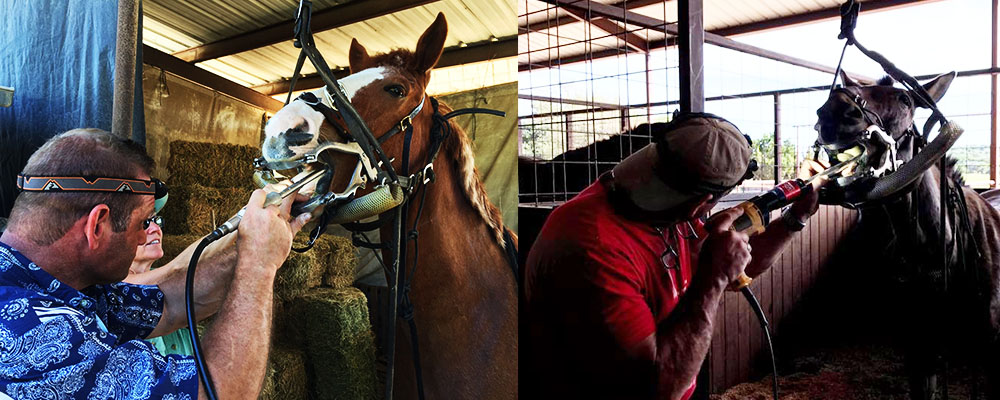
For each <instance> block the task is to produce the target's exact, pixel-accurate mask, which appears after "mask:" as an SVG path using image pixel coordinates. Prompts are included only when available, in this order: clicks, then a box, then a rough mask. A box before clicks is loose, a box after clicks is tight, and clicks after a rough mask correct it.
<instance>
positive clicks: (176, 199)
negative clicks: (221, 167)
mask: <svg viewBox="0 0 1000 400" xmlns="http://www.w3.org/2000/svg"><path fill="white" fill-rule="evenodd" d="M251 193H252V190H248V189H246V188H222V189H220V188H213V187H207V186H202V185H187V186H180V187H172V188H171V189H170V200H169V201H167V205H166V206H165V207H163V210H162V211H161V212H160V214H161V215H163V219H164V225H165V226H164V227H163V231H164V232H165V233H167V234H173V235H184V234H190V233H193V234H198V235H205V234H208V233H209V232H211V231H212V229H215V227H216V226H218V225H219V224H221V223H223V222H226V220H227V219H229V218H230V217H232V216H233V215H236V212H238V211H239V210H240V209H241V208H243V206H245V205H246V204H247V201H248V200H250V194H251Z"/></svg>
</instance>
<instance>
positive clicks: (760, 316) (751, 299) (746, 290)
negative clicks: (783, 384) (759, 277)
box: [740, 286, 778, 400]
mask: <svg viewBox="0 0 1000 400" xmlns="http://www.w3.org/2000/svg"><path fill="white" fill-rule="evenodd" d="M740 292H741V293H743V297H746V298H747V302H748V303H750V308H751V309H752V310H753V313H754V314H757V320H758V321H760V328H761V329H763V330H764V338H765V339H767V350H768V351H769V352H770V353H771V378H772V390H773V391H774V400H778V363H777V361H775V358H774V345H773V344H772V343H771V330H770V329H769V328H768V326H769V325H768V323H767V317H765V316H764V310H763V309H761V307H760V302H759V301H757V297H756V296H754V295H753V291H751V290H750V286H744V287H743V289H740Z"/></svg>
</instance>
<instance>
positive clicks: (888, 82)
mask: <svg viewBox="0 0 1000 400" xmlns="http://www.w3.org/2000/svg"><path fill="white" fill-rule="evenodd" d="M894 83H896V81H895V80H894V79H892V77H891V76H889V75H886V76H883V77H881V78H879V79H878V82H875V84H876V85H879V86H892V85H893V84H894Z"/></svg>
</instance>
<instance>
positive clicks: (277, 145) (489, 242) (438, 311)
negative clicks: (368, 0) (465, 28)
mask: <svg viewBox="0 0 1000 400" xmlns="http://www.w3.org/2000/svg"><path fill="white" fill-rule="evenodd" d="M446 35H447V22H446V21H445V18H444V15H443V14H438V16H437V19H436V20H435V21H434V23H433V24H432V25H431V26H430V27H429V28H428V29H427V30H426V31H425V32H424V34H423V35H422V36H421V37H420V39H419V41H418V42H417V47H416V51H413V52H411V51H409V50H403V49H397V50H393V51H391V52H389V53H385V54H376V55H369V54H368V52H367V50H366V49H365V48H364V47H362V46H361V44H359V43H358V41H357V39H355V40H354V41H353V42H352V43H351V48H350V67H351V75H350V76H348V77H345V78H343V79H341V80H340V81H339V82H340V84H341V85H342V86H343V88H344V90H345V92H346V95H347V97H348V99H349V100H350V101H351V103H352V104H353V106H354V108H355V109H356V110H357V111H358V113H359V115H360V116H361V118H362V119H363V120H364V121H365V122H366V123H367V125H368V127H370V129H371V131H372V132H373V133H374V135H375V136H376V137H379V136H381V134H382V133H383V132H387V131H389V130H390V129H391V128H392V127H393V126H394V125H396V124H398V123H399V121H400V120H401V119H402V118H403V117H404V116H406V115H408V114H410V113H411V111H413V110H414V109H416V107H418V105H419V104H421V102H422V101H423V107H422V108H421V109H420V111H419V113H418V114H417V115H416V116H415V118H413V123H412V124H413V129H414V131H413V136H412V142H411V144H410V155H409V160H410V161H409V164H410V165H409V169H408V170H409V171H410V172H411V173H412V172H417V171H419V170H420V169H421V168H422V167H423V165H424V164H423V163H425V162H426V161H424V160H426V159H427V157H428V154H427V153H428V152H429V150H428V147H429V143H430V130H431V126H432V114H433V113H434V110H433V107H432V101H431V99H430V98H426V99H425V97H427V95H426V94H425V93H424V92H425V89H426V87H427V84H428V81H429V80H430V71H431V68H433V67H434V65H435V64H436V63H437V61H438V58H439V57H440V55H441V52H442V49H443V47H444V41H445V36H446ZM324 91H325V89H320V90H318V91H316V92H313V93H314V94H316V96H317V97H318V98H320V99H322V98H323V97H324ZM449 111H450V109H449V108H448V106H446V105H444V104H441V105H440V110H439V112H440V113H441V114H446V113H448V112H449ZM449 124H451V123H450V122H449ZM451 129H452V134H451V135H450V136H449V137H447V139H445V141H444V143H443V145H442V147H441V151H440V154H439V156H438V157H437V158H436V162H435V163H434V164H435V165H434V167H435V171H436V180H435V181H434V182H433V183H430V184H428V185H427V186H426V187H425V188H424V189H423V190H426V200H425V201H424V203H425V204H424V206H423V211H422V214H423V215H422V216H421V218H420V225H419V226H418V228H419V237H418V239H417V241H418V246H419V258H416V259H414V252H413V251H412V247H411V250H410V251H409V252H408V254H407V258H408V259H407V265H408V268H411V267H414V266H415V268H416V272H415V276H414V277H413V280H412V291H411V294H410V297H411V299H412V301H413V304H414V307H413V308H414V315H415V320H416V323H417V326H418V328H419V331H418V332H419V334H418V335H417V336H418V337H419V348H420V358H421V359H420V363H421V369H422V371H423V382H424V387H425V392H426V395H427V398H429V399H505V398H514V397H516V393H517V286H516V280H515V278H514V276H513V274H512V270H511V266H510V264H509V263H508V259H507V257H506V253H505V245H504V240H503V238H502V236H503V232H504V230H505V228H504V227H503V225H502V222H501V219H500V212H499V210H498V209H497V208H496V207H495V206H494V205H493V204H491V203H490V201H489V200H488V199H487V195H486V192H485V189H484V187H483V185H482V183H481V182H480V180H479V176H478V172H477V171H476V168H475V164H474V162H473V152H472V148H471V146H470V142H469V139H468V137H467V136H466V135H465V133H464V132H462V131H461V129H460V128H459V127H458V126H457V125H454V124H452V125H451ZM266 133H267V138H266V139H265V143H264V146H263V148H264V155H265V157H266V158H281V157H287V156H289V155H292V154H295V155H298V154H302V153H305V152H308V151H309V150H311V149H313V148H315V146H317V144H318V143H322V142H328V141H331V142H343V141H344V139H343V138H342V137H341V136H338V135H337V134H336V133H334V131H333V130H332V128H331V126H330V125H329V123H328V122H327V121H325V120H324V119H323V116H322V115H321V114H320V113H318V112H316V111H313V109H312V108H310V107H309V106H307V105H304V104H303V102H302V101H300V100H296V101H293V102H292V103H290V104H289V105H288V106H286V107H285V108H283V109H282V110H280V111H278V112H277V113H276V114H275V115H274V117H273V118H272V119H271V120H270V121H269V122H268V125H267V128H266ZM403 142H404V134H396V135H394V136H392V137H391V138H390V139H388V140H387V141H385V142H384V143H383V144H382V148H383V150H384V151H385V153H386V155H388V157H390V158H392V159H393V168H395V170H396V171H401V170H402V165H401V163H402V159H403V156H402V154H403ZM355 161H356V159H350V158H349V157H348V159H338V160H334V163H335V164H336V165H337V166H338V167H339V166H346V167H340V168H338V170H337V174H336V176H335V177H334V179H333V180H332V181H331V182H330V185H331V187H333V188H339V187H343V186H344V185H345V184H346V182H347V181H348V180H349V175H350V172H351V171H350V168H351V166H353V165H354V162H355ZM370 186H371V184H369V188H368V189H369V190H370V189H371V187H370ZM362 193H363V192H362ZM415 200H417V201H409V202H407V203H404V204H403V207H410V209H409V216H408V218H409V221H406V222H407V226H412V225H413V223H414V218H416V214H417V204H416V203H418V201H419V199H418V198H417V199H415ZM407 229H408V228H407ZM391 234H392V231H391V229H390V228H388V227H383V228H382V238H383V240H388V239H389V238H390V237H391ZM512 236H513V235H512ZM513 246H514V247H516V239H515V241H514V244H513ZM383 254H384V255H386V256H389V252H383ZM405 325H406V324H403V323H397V324H396V329H397V334H396V360H395V369H396V372H395V379H394V390H393V392H394V393H395V394H396V396H398V397H400V398H415V397H416V394H417V391H416V382H415V378H414V368H413V361H412V358H411V357H412V355H413V352H412V349H411V348H410V347H411V346H410V336H409V334H410V333H409V331H408V329H405Z"/></svg>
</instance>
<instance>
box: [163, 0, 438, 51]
mask: <svg viewBox="0 0 1000 400" xmlns="http://www.w3.org/2000/svg"><path fill="white" fill-rule="evenodd" d="M435 1H438V0H396V1H384V0H365V1H355V2H351V3H347V4H341V5H337V6H333V7H330V8H328V9H326V10H323V11H320V12H315V13H313V15H312V31H313V33H319V32H322V31H326V30H330V29H335V28H339V27H342V26H345V25H350V24H353V23H355V22H361V21H364V20H367V19H371V18H376V17H381V16H383V15H388V14H392V13H395V12H398V11H403V10H407V9H410V8H413V7H418V6H422V5H425V4H429V3H433V2H435ZM294 31H295V19H294V18H293V19H290V20H286V21H282V22H279V23H277V24H274V25H271V26H267V27H264V28H260V29H257V30H254V31H250V32H246V33H242V34H239V35H236V36H233V37H228V38H225V39H222V40H218V41H215V42H212V43H206V44H203V45H201V46H197V47H192V48H190V49H187V50H181V51H178V52H176V53H173V56H174V57H177V58H179V59H181V60H184V61H187V62H190V63H199V62H202V61H206V60H213V59H216V58H221V57H225V56H230V55H233V54H236V53H241V52H244V51H249V50H254V49H258V48H261V47H265V46H270V45H272V44H275V43H281V42H284V41H287V40H291V39H292V34H293V32H294Z"/></svg>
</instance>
